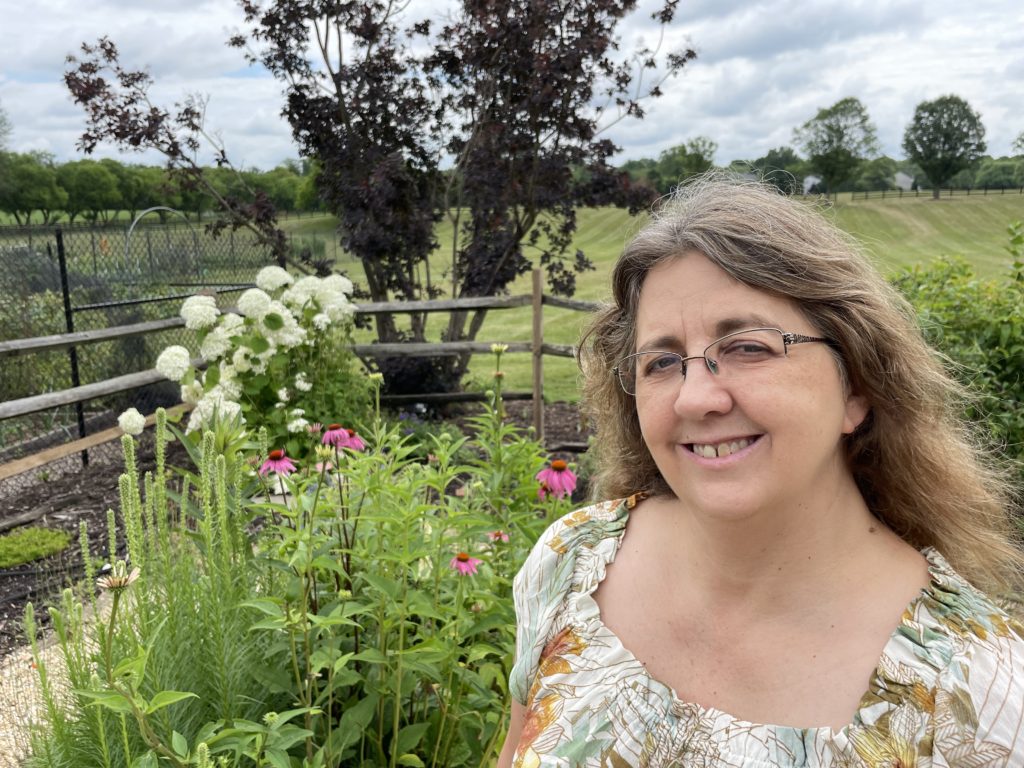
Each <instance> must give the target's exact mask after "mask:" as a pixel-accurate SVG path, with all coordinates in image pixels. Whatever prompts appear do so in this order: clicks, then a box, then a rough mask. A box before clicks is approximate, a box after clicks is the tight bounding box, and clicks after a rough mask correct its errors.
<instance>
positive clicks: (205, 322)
mask: <svg viewBox="0 0 1024 768" xmlns="http://www.w3.org/2000/svg"><path fill="white" fill-rule="evenodd" d="M256 284H257V286H258V287H257V288H253V289H250V290H248V291H246V292H245V293H243V294H242V295H241V296H240V297H239V299H238V308H239V310H240V311H241V312H242V313H243V316H239V315H237V314H233V313H226V314H221V313H220V312H219V310H218V309H217V307H216V303H215V302H214V300H213V298H212V297H209V296H192V297H190V298H188V299H186V300H185V303H184V304H183V305H182V309H181V314H182V317H184V318H185V325H186V327H187V328H190V329H192V330H195V331H196V333H197V336H198V339H199V350H198V352H199V354H200V355H201V356H202V358H203V359H204V360H205V361H206V363H207V366H206V368H205V370H197V369H196V368H194V367H193V366H192V365H191V364H190V363H189V360H190V358H191V356H192V354H191V353H190V352H189V350H188V349H186V348H184V347H168V348H167V349H165V350H164V351H163V352H162V353H161V354H160V356H159V357H158V358H157V361H156V367H157V370H159V371H160V372H161V373H163V374H164V375H165V376H167V378H169V379H171V380H173V381H178V382H179V383H180V384H181V385H182V388H181V399H182V400H183V401H184V402H186V403H191V404H193V405H195V409H194V410H193V412H192V415H191V417H190V419H189V423H188V428H187V432H188V433H193V432H194V433H196V434H197V435H198V434H201V433H202V430H203V429H204V428H206V427H211V426H212V425H213V423H214V418H215V417H217V416H219V417H221V418H231V417H234V416H236V415H241V417H242V420H243V421H244V422H245V423H247V424H248V426H249V427H250V428H251V429H252V430H256V429H259V428H264V429H266V431H267V434H268V441H269V444H270V445H271V446H272V447H275V448H279V449H284V450H286V451H288V453H289V454H291V455H292V456H298V455H300V451H301V450H302V449H303V446H305V444H306V442H307V441H306V432H307V428H308V427H310V426H311V425H312V424H313V423H317V422H320V423H328V422H340V421H345V422H346V423H349V424H352V423H356V424H358V423H360V422H362V421H363V420H364V419H365V417H366V415H367V413H368V412H369V392H370V387H369V384H368V380H367V377H366V376H365V374H364V373H362V372H361V371H358V370H357V367H356V360H355V358H354V356H353V355H352V353H351V351H350V350H349V349H348V345H349V344H350V343H351V341H352V335H351V331H352V317H353V314H354V307H353V305H352V304H351V303H350V302H349V300H348V293H350V292H351V290H352V284H351V282H349V281H348V280H347V279H346V278H344V277H342V276H340V275H332V276H330V277H327V278H324V279H321V278H317V277H303V278H301V279H300V280H298V281H297V282H296V281H294V280H293V278H292V277H291V276H290V275H289V274H288V273H287V272H285V271H284V270H283V269H281V268H279V267H266V268H264V269H263V270H261V271H260V273H259V274H258V275H257V277H256Z"/></svg>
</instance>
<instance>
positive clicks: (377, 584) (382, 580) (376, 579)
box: [363, 573, 401, 599]
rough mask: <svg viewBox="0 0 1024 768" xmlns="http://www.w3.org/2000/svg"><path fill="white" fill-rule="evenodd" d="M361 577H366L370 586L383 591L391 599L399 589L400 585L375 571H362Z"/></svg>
mask: <svg viewBox="0 0 1024 768" xmlns="http://www.w3.org/2000/svg"><path fill="white" fill-rule="evenodd" d="M363 578H364V579H366V581H367V583H369V585H370V586H371V587H373V588H374V589H376V590H378V591H380V592H383V593H384V594H385V595H387V596H388V597H390V598H392V599H394V598H396V597H397V596H398V592H399V590H400V589H401V585H399V583H398V582H397V581H395V580H394V579H389V578H387V577H386V576H381V575H379V574H376V573H364V574H363Z"/></svg>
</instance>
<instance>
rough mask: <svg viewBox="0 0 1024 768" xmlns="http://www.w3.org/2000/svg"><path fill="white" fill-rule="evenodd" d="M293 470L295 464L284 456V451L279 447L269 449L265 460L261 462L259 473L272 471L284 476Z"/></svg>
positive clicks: (263, 473)
mask: <svg viewBox="0 0 1024 768" xmlns="http://www.w3.org/2000/svg"><path fill="white" fill-rule="evenodd" d="M294 471H295V465H294V464H292V460H291V459H289V458H288V457H287V456H285V454H284V451H283V450H281V449H280V448H278V449H275V450H273V451H271V452H270V455H269V456H267V460H266V461H264V462H263V466H261V467H260V469H259V473H260V474H261V475H266V474H268V473H270V472H274V473H276V474H278V475H281V476H282V477H286V476H287V475H290V474H291V473H292V472H294Z"/></svg>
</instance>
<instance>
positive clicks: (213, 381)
mask: <svg viewBox="0 0 1024 768" xmlns="http://www.w3.org/2000/svg"><path fill="white" fill-rule="evenodd" d="M219 383H220V366H219V365H211V366H210V367H209V368H207V369H206V376H205V377H204V378H203V389H205V390H206V391H207V392H209V391H210V390H211V389H213V388H214V387H216V386H217V384H219Z"/></svg>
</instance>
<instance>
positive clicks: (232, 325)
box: [220, 312, 245, 336]
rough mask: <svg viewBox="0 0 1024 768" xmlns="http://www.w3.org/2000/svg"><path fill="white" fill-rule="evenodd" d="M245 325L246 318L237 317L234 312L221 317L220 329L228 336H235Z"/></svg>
mask: <svg viewBox="0 0 1024 768" xmlns="http://www.w3.org/2000/svg"><path fill="white" fill-rule="evenodd" d="M243 325H245V318H243V317H241V316H240V315H236V314H235V313H234V312H226V313H224V314H223V315H221V318H220V327H221V329H222V330H223V331H224V333H225V334H226V335H228V336H233V335H234V332H235V331H237V330H238V329H239V328H241V327H242V326H243Z"/></svg>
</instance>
